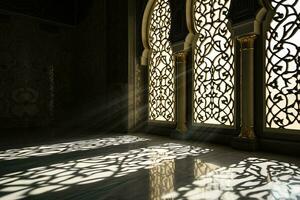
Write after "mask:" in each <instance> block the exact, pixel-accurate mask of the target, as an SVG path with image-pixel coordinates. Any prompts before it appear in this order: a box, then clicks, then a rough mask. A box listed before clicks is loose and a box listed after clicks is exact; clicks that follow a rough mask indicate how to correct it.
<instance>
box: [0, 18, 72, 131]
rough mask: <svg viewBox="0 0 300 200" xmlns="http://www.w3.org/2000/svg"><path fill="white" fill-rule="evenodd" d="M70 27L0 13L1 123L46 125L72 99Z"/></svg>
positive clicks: (28, 125) (5, 125) (6, 126)
mask: <svg viewBox="0 0 300 200" xmlns="http://www.w3.org/2000/svg"><path fill="white" fill-rule="evenodd" d="M71 60H72V41H71V30H70V29H69V28H65V27H58V26H55V25H52V24H48V23H45V22H42V21H40V20H36V19H31V18H26V17H20V16H9V15H0V77H1V78H0V80H1V81H0V127H2V128H15V127H44V126H47V125H49V124H50V122H51V120H52V119H53V118H54V116H55V115H56V114H58V113H61V112H62V110H60V108H62V107H64V106H65V105H67V104H68V102H69V101H70V96H69V94H70V78H69V76H70V73H69V72H70V67H71Z"/></svg>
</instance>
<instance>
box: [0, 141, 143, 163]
mask: <svg viewBox="0 0 300 200" xmlns="http://www.w3.org/2000/svg"><path fill="white" fill-rule="evenodd" d="M147 140H148V139H146V138H141V137H137V136H131V135H125V136H117V137H109V138H101V139H91V140H80V141H75V142H67V143H59V144H53V145H42V146H34V147H26V148H22V149H9V150H6V151H0V161H1V160H15V159H25V158H30V157H39V156H48V155H53V154H62V153H70V152H74V151H85V150H91V149H97V148H103V147H108V146H116V145H121V144H130V143H135V142H143V141H147Z"/></svg>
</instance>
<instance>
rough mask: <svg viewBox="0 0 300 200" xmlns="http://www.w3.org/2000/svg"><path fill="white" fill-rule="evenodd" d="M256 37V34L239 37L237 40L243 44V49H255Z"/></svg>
mask: <svg viewBox="0 0 300 200" xmlns="http://www.w3.org/2000/svg"><path fill="white" fill-rule="evenodd" d="M256 38H257V36H256V35H255V34H253V35H245V36H241V37H239V38H238V39H237V40H238V41H239V42H240V44H241V50H246V49H254V42H255V39H256Z"/></svg>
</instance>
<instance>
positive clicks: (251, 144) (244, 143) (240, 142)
mask: <svg viewBox="0 0 300 200" xmlns="http://www.w3.org/2000/svg"><path fill="white" fill-rule="evenodd" d="M231 146H232V147H233V148H235V149H239V150H245V151H257V150H258V143H257V140H256V139H248V138H241V137H235V138H233V140H232V141H231Z"/></svg>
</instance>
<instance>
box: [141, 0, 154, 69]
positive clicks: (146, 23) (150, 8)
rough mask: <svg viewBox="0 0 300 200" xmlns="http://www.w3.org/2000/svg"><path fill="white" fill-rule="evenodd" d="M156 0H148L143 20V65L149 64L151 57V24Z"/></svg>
mask: <svg viewBox="0 0 300 200" xmlns="http://www.w3.org/2000/svg"><path fill="white" fill-rule="evenodd" d="M155 2H156V0H148V3H147V6H146V8H145V11H144V16H143V21H142V42H143V46H144V51H143V54H142V58H141V65H148V58H149V51H150V45H149V26H150V21H151V14H152V11H153V8H154V6H155Z"/></svg>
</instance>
